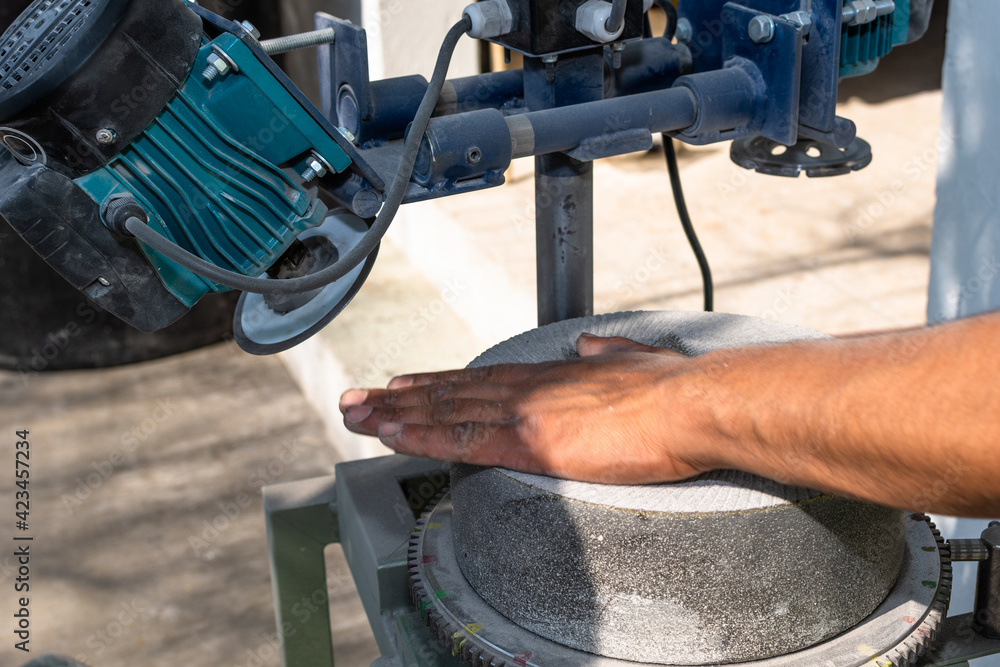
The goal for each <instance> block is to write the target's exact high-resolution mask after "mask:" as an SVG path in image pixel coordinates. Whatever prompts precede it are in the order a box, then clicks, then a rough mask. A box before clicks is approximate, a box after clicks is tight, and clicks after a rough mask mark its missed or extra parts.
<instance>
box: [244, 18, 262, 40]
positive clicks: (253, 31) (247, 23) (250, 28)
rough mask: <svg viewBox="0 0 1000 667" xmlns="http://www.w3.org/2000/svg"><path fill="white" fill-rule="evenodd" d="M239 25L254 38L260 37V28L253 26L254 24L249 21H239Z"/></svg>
mask: <svg viewBox="0 0 1000 667" xmlns="http://www.w3.org/2000/svg"><path fill="white" fill-rule="evenodd" d="M240 26H241V27H242V28H243V29H244V30H246V31H247V34H248V35H250V36H251V37H253V38H254V39H260V30H257V28H256V27H254V24H253V23H250V21H241V22H240Z"/></svg>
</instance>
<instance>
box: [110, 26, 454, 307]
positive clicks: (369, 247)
mask: <svg viewBox="0 0 1000 667" xmlns="http://www.w3.org/2000/svg"><path fill="white" fill-rule="evenodd" d="M471 27H472V21H471V20H470V19H469V18H468V17H467V16H463V17H462V20H461V21H459V22H458V23H456V24H455V25H454V26H452V28H451V30H449V31H448V35H447V36H446V37H445V38H444V42H443V43H442V44H441V50H440V52H439V53H438V57H437V63H436V64H435V66H434V74H433V76H432V77H431V80H430V83H429V84H428V86H427V92H426V93H425V94H424V97H423V100H422V101H421V102H420V107H419V108H418V109H417V114H416V116H415V117H414V119H413V125H412V126H411V127H410V132H409V134H408V135H407V137H406V141H405V142H404V144H403V155H402V159H401V160H400V164H399V170H398V171H397V172H396V176H395V178H394V179H393V181H392V183H391V184H390V185H389V189H388V190H387V191H386V195H385V204H384V205H383V206H382V210H381V211H380V212H379V215H378V217H377V218H376V219H375V222H374V223H372V226H371V228H370V229H369V230H368V231H367V232H365V235H364V236H363V237H362V238H361V240H360V241H359V242H358V244H357V245H356V246H354V247H353V248H351V249H350V250H349V251H348V252H347V253H346V254H345V255H344V256H343V257H342V258H341V259H340V260H339V261H337V262H336V263H334V264H332V265H330V266H328V267H326V268H325V269H323V270H321V271H318V272H317V273H314V274H312V275H309V276H304V277H302V278H289V279H285V280H262V279H260V278H251V277H249V276H245V275H243V274H241V273H236V272H234V271H227V270H226V269H221V268H219V267H217V266H215V265H214V264H212V263H211V262H207V261H205V260H204V259H202V258H201V257H198V256H197V255H194V254H192V253H190V252H188V251H187V250H185V249H184V248H181V247H180V246H178V245H177V244H175V243H173V242H172V241H170V240H169V239H168V238H166V237H164V236H162V235H160V234H158V233H157V232H156V231H155V230H154V229H153V228H151V227H149V226H147V225H146V223H145V222H144V221H142V220H140V219H139V218H136V217H130V218H129V219H128V220H127V221H126V222H125V229H126V230H128V232H129V233H131V234H132V235H133V236H135V237H136V238H137V239H139V240H140V241H142V242H143V243H145V244H146V245H148V246H149V247H150V248H152V249H153V250H155V251H156V252H158V253H160V254H161V255H163V256H164V257H166V258H167V259H169V260H171V261H172V262H175V263H177V264H179V265H180V266H182V267H184V268H185V269H187V270H188V271H191V272H192V273H196V274H198V275H199V276H201V277H203V278H206V279H208V280H211V281H212V282H214V283H217V284H219V285H222V286H224V287H229V288H230V289H235V290H240V291H242V292H250V293H252V294H277V295H287V294H300V293H302V292H309V291H311V290H315V289H320V288H322V287H326V286H327V285H329V284H330V283H332V282H334V281H336V280H338V279H340V278H343V277H344V276H346V275H347V274H348V273H350V272H351V270H352V269H354V268H355V267H356V266H358V265H359V264H361V263H362V262H364V261H365V259H366V258H367V257H368V255H370V254H371V253H372V252H374V251H375V249H376V248H377V247H378V244H379V243H380V242H381V241H382V237H383V236H385V233H386V231H388V229H389V225H390V224H392V220H393V218H395V217H396V212H397V211H398V210H399V207H400V205H401V204H402V203H403V197H404V195H405V194H406V187H407V185H408V184H409V182H410V177H411V176H412V175H413V165H414V163H415V162H416V160H417V153H418V152H419V150H420V144H421V142H422V141H423V138H424V133H425V132H426V131H427V124H428V123H429V122H430V119H431V115H432V114H433V113H434V107H435V106H437V103H438V98H439V97H440V95H441V88H442V87H443V86H444V82H445V80H446V79H447V77H448V66H449V65H450V64H451V57H452V54H453V53H454V51H455V46H456V45H457V44H458V41H459V40H460V39H461V38H462V35H464V34H465V33H466V32H468V31H469V30H470V29H471Z"/></svg>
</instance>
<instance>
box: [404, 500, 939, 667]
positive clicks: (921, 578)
mask: <svg viewBox="0 0 1000 667" xmlns="http://www.w3.org/2000/svg"><path fill="white" fill-rule="evenodd" d="M409 570H410V587H411V592H412V594H413V598H414V602H415V604H416V605H417V609H418V611H419V612H420V614H421V616H423V617H424V618H425V619H426V620H427V622H428V624H429V625H430V628H431V631H432V633H433V634H435V635H436V636H437V637H438V639H439V640H441V641H442V642H444V643H445V644H446V645H447V646H448V647H449V648H450V649H451V651H452V653H453V654H454V655H456V656H458V657H460V658H461V659H462V660H464V661H466V662H469V663H471V664H473V665H484V666H488V665H500V664H504V663H505V664H507V665H521V666H524V667H528V666H529V665H534V666H537V667H542V666H545V667H578V666H580V665H587V666H589V667H627V666H630V667H636V666H637V665H638V664H640V663H636V662H631V661H625V660H618V659H613V658H605V657H601V656H597V655H593V654H590V653H585V652H583V651H579V650H576V649H572V648H569V647H566V646H563V645H561V644H557V643H555V642H552V641H550V640H547V639H544V638H542V637H539V636H537V635H535V634H533V633H531V632H528V631H527V630H524V629H522V628H521V627H520V626H518V625H516V624H515V623H513V622H512V621H510V620H508V619H507V618H506V617H504V616H502V615H501V614H500V613H499V612H497V611H496V610H494V609H493V608H492V607H491V606H490V605H489V604H488V603H487V602H486V601H484V600H483V599H482V598H480V597H479V595H477V594H476V593H475V591H474V590H473V589H472V587H471V586H470V585H469V584H468V582H467V581H466V580H465V577H464V576H463V575H462V573H461V571H460V569H459V566H458V560H457V558H456V554H455V551H454V546H453V542H452V506H451V498H450V496H445V497H444V498H443V499H442V500H441V501H440V502H439V503H438V504H437V505H436V506H435V507H434V508H433V509H432V510H431V511H430V512H428V513H427V514H425V516H424V517H423V518H422V519H421V521H420V523H419V524H418V526H417V529H416V531H415V532H414V534H413V536H412V538H411V540H410V549H409ZM510 585H512V586H517V585H519V582H517V581H511V582H510ZM950 593H951V565H950V560H949V559H948V557H947V553H946V550H945V548H944V546H943V542H942V540H941V539H940V535H939V534H938V532H937V531H936V530H935V529H934V527H933V525H932V524H930V523H929V522H928V521H927V519H926V517H925V516H924V515H921V514H913V515H909V516H908V518H907V520H906V553H905V556H904V560H903V567H902V570H901V572H900V576H899V579H898V581H897V583H896V585H895V587H894V588H893V590H892V591H891V592H890V593H889V595H888V597H887V598H886V599H885V601H884V602H883V603H882V604H881V605H879V607H878V608H877V609H876V610H875V611H874V612H873V613H872V614H871V615H870V616H869V617H868V618H866V619H865V620H864V621H862V622H861V623H859V624H858V625H857V626H855V627H854V628H852V629H850V630H848V631H847V632H844V633H843V634H841V635H838V636H837V637H835V638H833V639H831V640H828V641H825V642H822V643H820V644H817V645H816V646H812V647H810V648H807V649H804V650H801V651H797V652H794V653H790V654H787V655H783V656H779V657H776V658H769V659H767V660H759V661H752V662H744V663H740V664H741V665H746V666H747V667H800V666H801V665H822V666H828V667H857V666H860V665H864V664H874V665H879V667H890V666H891V667H909V666H910V665H913V664H914V663H915V661H916V660H917V659H918V657H919V656H920V655H923V653H924V651H925V650H926V647H927V645H928V644H929V643H930V641H931V640H932V639H933V638H934V637H935V636H936V633H937V629H938V627H939V626H940V624H941V622H942V620H943V618H944V616H945V614H946V612H947V605H948V599H949V597H950Z"/></svg>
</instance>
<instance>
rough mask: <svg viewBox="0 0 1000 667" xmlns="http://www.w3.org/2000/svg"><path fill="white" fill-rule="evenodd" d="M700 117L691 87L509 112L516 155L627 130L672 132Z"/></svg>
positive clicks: (554, 150)
mask: <svg viewBox="0 0 1000 667" xmlns="http://www.w3.org/2000/svg"><path fill="white" fill-rule="evenodd" d="M697 116H698V110H697V107H696V105H695V98H694V95H693V94H692V93H691V91H690V90H688V89H687V88H668V89H667V90H657V91H653V92H649V93H639V94H638V95H630V96H628V97H616V98H613V99H610V100H600V101H597V102H586V103H584V104H576V105H573V106H568V107H558V108H555V109H544V110H542V111H529V112H527V113H523V114H518V115H516V116H508V117H507V119H506V120H507V127H508V129H510V131H511V140H512V143H513V145H514V152H513V156H514V157H515V158H519V157H527V156H529V155H545V154H546V153H558V152H563V151H570V150H573V149H574V148H576V147H577V146H579V145H580V143H581V142H583V141H585V140H587V139H593V138H597V137H601V136H607V135H611V134H615V133H618V132H623V131H626V130H635V129H645V130H649V131H650V132H651V133H656V132H673V131H676V130H682V129H684V128H686V127H690V126H691V125H693V124H694V122H695V120H696V119H697Z"/></svg>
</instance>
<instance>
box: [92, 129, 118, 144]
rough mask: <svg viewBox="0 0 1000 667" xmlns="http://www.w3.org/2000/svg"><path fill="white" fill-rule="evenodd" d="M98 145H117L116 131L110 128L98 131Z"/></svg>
mask: <svg viewBox="0 0 1000 667" xmlns="http://www.w3.org/2000/svg"><path fill="white" fill-rule="evenodd" d="M96 136H97V143H99V144H102V145H104V146H107V145H109V144H113V143H115V131H114V130H112V129H109V128H104V129H101V130H98V131H97V135H96Z"/></svg>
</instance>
